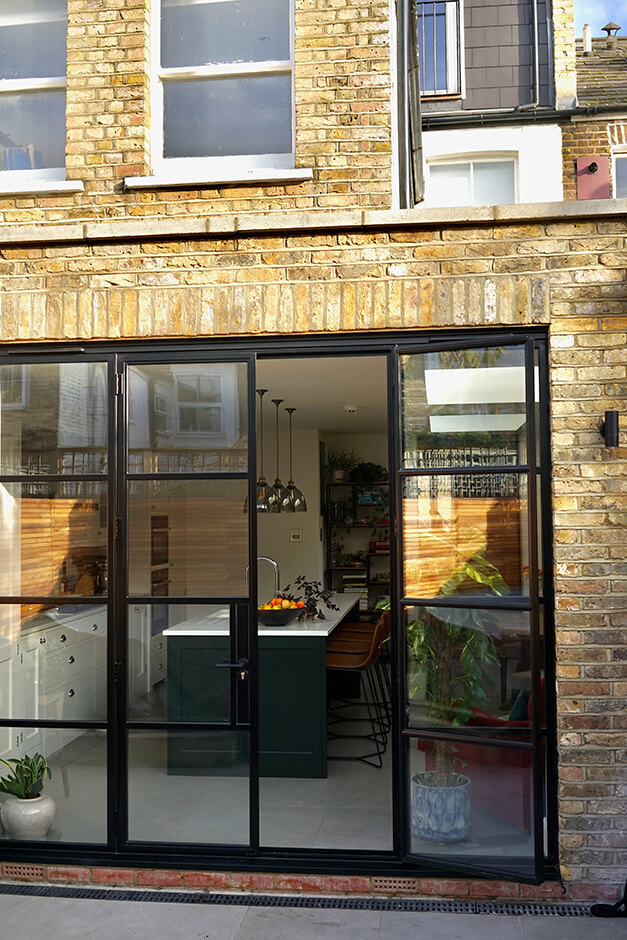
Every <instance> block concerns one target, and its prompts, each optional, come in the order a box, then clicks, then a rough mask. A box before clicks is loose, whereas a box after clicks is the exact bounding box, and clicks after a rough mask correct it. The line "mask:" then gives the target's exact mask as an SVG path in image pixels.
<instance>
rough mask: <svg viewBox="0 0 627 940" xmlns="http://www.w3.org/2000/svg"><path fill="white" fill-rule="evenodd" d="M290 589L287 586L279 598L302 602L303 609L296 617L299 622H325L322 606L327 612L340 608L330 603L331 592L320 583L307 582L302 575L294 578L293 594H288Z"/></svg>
mask: <svg viewBox="0 0 627 940" xmlns="http://www.w3.org/2000/svg"><path fill="white" fill-rule="evenodd" d="M291 588H292V585H291V584H288V585H287V587H286V588H285V590H284V591H281V597H285V598H287V600H288V601H303V603H304V605H305V606H304V607H303V608H301V612H300V614H299V615H298V619H299V620H326V617H325V615H324V613H323V611H322V605H323V604H324V606H325V607H326V608H327V610H339V609H340V608H339V607H338V606H337V605H336V604H334V603H333V602H332V601H331V598H332V597H333V591H330V590H329V589H328V588H324V587H323V586H322V582H321V581H308V580H307V578H306V577H305V575H304V574H299V575H298V577H297V578H294V593H290V590H291Z"/></svg>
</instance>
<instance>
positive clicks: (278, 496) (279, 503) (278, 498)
mask: <svg viewBox="0 0 627 940" xmlns="http://www.w3.org/2000/svg"><path fill="white" fill-rule="evenodd" d="M282 402H283V399H282V398H273V399H272V404H273V405H275V406H276V479H275V481H274V486H272V487H270V492H269V493H268V511H269V512H282V511H283V502H284V500H285V496H286V490H285V487H284V486H283V484H282V483H281V480H280V477H279V405H280V404H282Z"/></svg>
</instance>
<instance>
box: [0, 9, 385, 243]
mask: <svg viewBox="0 0 627 940" xmlns="http://www.w3.org/2000/svg"><path fill="white" fill-rule="evenodd" d="M150 6H151V5H150V4H148V3H147V2H146V0H68V73H67V147H66V164H67V177H68V179H70V180H76V181H82V182H83V184H84V187H85V193H84V194H77V195H68V196H58V195H56V196H51V197H49V198H39V199H33V198H32V197H31V196H29V195H23V196H17V197H16V196H3V195H2V194H1V191H0V224H1V223H3V222H4V223H9V224H15V223H18V224H20V223H27V222H37V221H49V222H56V221H59V220H61V219H65V220H69V219H74V220H76V219H83V220H93V219H98V218H105V217H109V218H110V217H113V218H124V217H133V218H143V217H162V218H174V217H179V218H180V217H182V216H184V215H188V214H189V213H190V212H193V213H195V214H207V213H211V214H214V215H215V214H218V213H234V212H266V211H268V210H277V211H290V210H291V211H294V210H303V209H340V208H360V207H362V208H386V207H389V206H390V205H391V200H392V182H391V179H392V110H391V109H392V103H391V61H392V59H391V50H390V23H389V4H388V2H387V0H374V2H370V3H368V4H362V5H358V6H355V5H352V6H348V7H347V6H346V5H345V4H342V3H331V2H327V0H295V72H294V80H295V91H296V98H297V105H296V114H295V133H296V167H297V168H301V169H307V168H309V169H311V170H312V171H313V180H312V181H311V182H304V183H299V184H290V185H287V184H271V185H265V184H264V185H261V184H249V183H242V184H240V185H224V184H221V185H207V186H202V187H199V186H189V185H188V186H177V187H175V188H171V189H157V188H155V189H152V190H150V191H146V192H125V191H124V184H123V180H124V178H125V177H131V176H146V175H151V172H152V164H151V133H150V128H151V121H153V122H158V121H160V120H161V116H160V114H157V113H154V112H151V101H150V98H151V87H150V68H151V59H150Z"/></svg>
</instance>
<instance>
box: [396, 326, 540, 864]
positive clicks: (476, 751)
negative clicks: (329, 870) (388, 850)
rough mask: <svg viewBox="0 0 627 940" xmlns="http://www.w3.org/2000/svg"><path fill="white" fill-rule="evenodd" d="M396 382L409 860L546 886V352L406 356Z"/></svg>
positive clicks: (459, 348)
mask: <svg viewBox="0 0 627 940" xmlns="http://www.w3.org/2000/svg"><path fill="white" fill-rule="evenodd" d="M397 376H398V389H399V400H398V407H399V423H398V426H399V428H400V435H399V454H398V458H399V460H398V465H399V466H398V474H397V493H398V509H399V512H398V516H399V527H398V548H399V565H398V584H397V589H398V603H397V616H398V624H399V631H400V633H399V635H400V642H399V647H400V650H399V653H400V660H401V661H400V663H399V669H400V673H401V675H404V691H403V693H402V696H401V697H402V702H401V709H402V740H403V754H402V761H401V764H402V766H403V767H404V772H403V776H404V785H405V801H406V820H407V824H406V832H405V852H404V855H405V858H406V860H407V861H415V862H420V863H423V864H424V863H427V864H428V865H429V866H430V867H435V868H442V869H447V870H448V871H449V872H450V871H451V870H456V871H462V872H474V873H477V872H480V873H482V874H490V875H501V876H503V875H507V876H512V877H516V878H518V879H523V880H524V879H528V880H532V881H535V880H541V877H542V861H543V857H544V855H545V845H544V839H545V829H544V819H545V817H546V809H545V807H546V799H545V791H544V782H543V781H544V756H545V730H546V729H545V704H544V702H545V692H544V678H543V677H544V667H545V662H544V616H543V612H544V598H543V589H542V571H541V568H542V563H541V526H540V524H539V518H540V501H541V491H542V487H541V477H542V468H541V466H540V450H541V449H540V447H539V423H540V414H541V410H542V408H541V402H540V393H539V389H540V385H541V383H540V381H539V362H538V360H537V350H536V348H535V347H534V342H533V341H532V340H527V341H525V340H524V339H515V338H513V339H512V338H504V339H503V341H497V342H487V341H480V342H477V341H474V342H471V343H461V344H460V343H457V344H456V345H454V346H453V345H446V344H441V345H440V344H437V345H436V344H431V345H430V346H429V349H428V350H425V349H424V348H423V349H415V350H411V349H406V350H398V352H397ZM543 420H544V419H543Z"/></svg>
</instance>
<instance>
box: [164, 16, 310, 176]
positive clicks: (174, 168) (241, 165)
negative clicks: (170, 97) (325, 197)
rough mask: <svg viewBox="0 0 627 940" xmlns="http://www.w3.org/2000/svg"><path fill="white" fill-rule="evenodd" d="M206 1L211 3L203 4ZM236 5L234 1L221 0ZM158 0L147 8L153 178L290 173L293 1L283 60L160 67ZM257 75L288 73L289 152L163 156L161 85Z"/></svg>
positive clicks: (293, 124) (292, 119) (292, 97)
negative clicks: (287, 54) (149, 15)
mask: <svg viewBox="0 0 627 940" xmlns="http://www.w3.org/2000/svg"><path fill="white" fill-rule="evenodd" d="M208 2H212V0H208ZM224 2H237V0H224ZM161 5H162V4H161V0H158V2H156V3H155V4H153V17H152V31H151V32H152V41H151V47H152V48H151V54H152V61H153V63H155V64H154V66H153V68H152V72H151V86H152V102H153V108H152V113H153V119H152V169H153V173H154V174H155V175H157V176H158V177H159V178H161V179H164V180H167V179H168V178H171V179H173V180H178V179H180V178H181V176H194V175H197V176H199V177H207V178H209V179H210V178H211V177H212V176H213V175H215V176H216V177H219V178H222V177H224V174H225V171H227V173H228V176H230V177H231V178H237V177H238V175H243V174H246V173H248V172H250V171H254V170H263V169H270V168H271V169H273V170H281V169H293V168H294V165H295V163H294V161H295V120H294V116H295V111H296V108H295V95H294V0H288V8H289V27H288V28H289V42H290V58H289V59H272V60H270V59H269V60H266V61H262V62H233V63H223V64H219V65H205V66H189V67H186V66H183V67H178V68H164V67H163V66H162V65H161ZM260 75H289V76H290V84H291V95H290V109H291V114H290V122H291V131H292V133H291V137H292V142H291V151H290V153H267V154H246V155H237V156H229V155H224V156H219V157H215V156H214V157H212V156H207V157H166V156H164V153H163V150H164V145H165V132H164V93H163V92H164V85H165V84H166V83H168V82H171V83H174V82H185V81H193V80H201V81H211V80H212V79H225V78H240V77H251V78H253V77H255V76H260Z"/></svg>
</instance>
